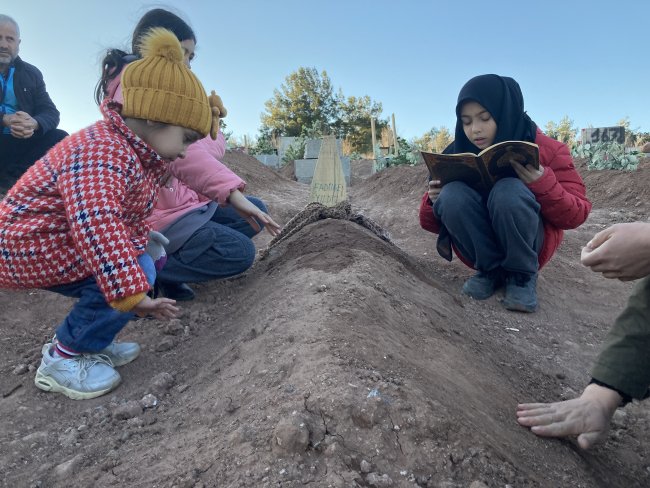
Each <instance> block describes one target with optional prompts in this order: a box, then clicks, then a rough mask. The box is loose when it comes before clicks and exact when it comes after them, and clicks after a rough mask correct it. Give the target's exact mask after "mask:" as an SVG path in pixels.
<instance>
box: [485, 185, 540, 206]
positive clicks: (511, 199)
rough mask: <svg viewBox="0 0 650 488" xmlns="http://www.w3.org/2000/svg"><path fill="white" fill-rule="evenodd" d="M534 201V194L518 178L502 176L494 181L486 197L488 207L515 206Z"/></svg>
mask: <svg viewBox="0 0 650 488" xmlns="http://www.w3.org/2000/svg"><path fill="white" fill-rule="evenodd" d="M533 202H535V195H533V193H532V192H531V191H530V190H529V189H528V187H527V186H526V185H525V184H524V182H523V181H521V180H520V179H519V178H504V179H502V180H499V181H497V182H496V183H495V185H494V187H493V188H492V191H491V192H490V195H489V197H488V208H499V209H500V208H506V209H507V208H515V207H517V206H518V205H521V203H533Z"/></svg>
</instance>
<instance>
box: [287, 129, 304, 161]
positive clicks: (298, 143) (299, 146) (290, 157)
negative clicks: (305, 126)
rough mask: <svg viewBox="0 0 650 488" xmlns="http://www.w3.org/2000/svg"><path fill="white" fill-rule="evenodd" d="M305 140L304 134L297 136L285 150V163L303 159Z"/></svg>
mask: <svg viewBox="0 0 650 488" xmlns="http://www.w3.org/2000/svg"><path fill="white" fill-rule="evenodd" d="M305 141H306V139H305V138H304V137H303V136H300V137H296V138H295V140H294V141H293V142H292V143H291V144H290V145H289V147H288V148H287V150H286V151H285V152H284V156H282V164H283V165H285V164H287V163H290V162H291V161H295V160H296V159H302V158H303V157H304V156H305Z"/></svg>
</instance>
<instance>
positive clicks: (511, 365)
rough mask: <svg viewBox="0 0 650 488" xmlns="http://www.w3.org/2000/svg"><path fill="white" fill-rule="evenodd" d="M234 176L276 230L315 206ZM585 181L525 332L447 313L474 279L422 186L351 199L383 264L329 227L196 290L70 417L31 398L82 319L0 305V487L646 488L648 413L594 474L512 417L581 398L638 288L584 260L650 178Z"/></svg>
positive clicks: (568, 446) (367, 247)
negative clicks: (588, 208)
mask: <svg viewBox="0 0 650 488" xmlns="http://www.w3.org/2000/svg"><path fill="white" fill-rule="evenodd" d="M226 162H227V163H228V164H230V165H231V166H232V168H233V169H234V170H235V172H237V173H238V174H240V175H241V176H242V177H243V178H244V179H245V180H247V182H248V184H249V187H248V192H249V193H252V194H255V195H257V196H259V197H261V198H262V199H264V200H265V201H267V202H268V204H269V208H270V213H271V214H272V215H273V216H274V217H275V218H276V220H278V221H281V222H286V221H287V220H288V219H289V218H290V217H291V216H292V215H294V214H295V213H296V212H297V211H298V210H300V209H302V208H303V207H304V205H305V204H306V203H307V202H306V199H307V196H308V192H309V188H308V186H307V185H302V184H299V183H297V182H293V181H290V180H288V179H286V178H284V177H282V176H281V175H278V174H277V173H276V172H274V171H273V170H270V169H269V168H266V167H264V166H263V165H261V164H260V163H259V162H257V160H256V159H255V158H252V157H250V156H248V155H245V154H241V153H230V154H228V156H227V157H226ZM580 170H581V171H582V173H583V175H584V177H585V181H586V183H587V186H588V190H589V194H590V195H591V196H592V198H593V199H594V202H595V203H596V205H595V208H594V210H593V212H592V214H591V216H590V218H589V220H588V221H587V222H586V223H585V224H584V225H583V226H581V227H580V228H579V229H576V230H573V231H569V232H567V233H566V237H565V242H564V244H563V246H562V247H561V248H560V250H559V251H558V253H557V255H556V256H555V257H554V258H553V261H552V262H551V263H550V264H549V265H548V266H546V267H545V268H544V270H543V272H542V273H541V275H540V279H539V296H540V309H539V311H538V312H537V313H536V314H532V315H522V314H514V313H511V312H507V311H505V310H504V309H503V308H502V307H501V305H500V303H499V298H500V297H498V296H497V297H494V298H491V299H489V300H487V301H485V302H476V301H474V300H471V299H469V298H467V297H464V296H462V295H460V294H459V290H460V287H461V285H462V282H463V280H464V279H465V278H466V277H467V276H469V274H470V270H468V269H467V268H466V267H465V266H464V265H462V264H461V263H459V261H458V260H457V259H456V260H454V261H453V262H452V263H447V262H446V261H444V260H443V259H442V258H440V257H438V256H437V254H436V253H435V236H434V235H432V234H430V233H427V232H424V231H422V230H421V229H420V228H419V225H418V220H417V209H418V205H419V200H420V197H421V195H422V194H423V193H424V190H425V188H426V181H427V178H426V169H425V167H424V166H422V165H419V166H414V167H394V168H390V169H388V170H386V171H382V172H381V173H378V174H375V175H373V176H371V177H370V178H368V179H366V180H364V181H362V182H360V184H359V185H357V186H353V187H351V189H350V198H351V201H352V205H353V208H354V209H355V210H357V211H359V212H363V213H364V214H365V215H366V216H368V217H369V218H371V219H373V220H375V221H376V222H377V223H379V224H380V225H381V226H382V227H384V228H385V229H387V230H388V231H389V232H390V234H391V237H392V243H387V242H384V241H382V240H381V239H379V238H378V237H377V236H376V235H374V234H373V233H371V232H370V231H368V230H367V229H365V228H363V227H361V226H359V225H356V224H355V223H353V222H350V221H344V220H332V219H327V220H321V221H318V222H315V223H313V224H310V225H308V226H307V227H305V228H304V229H302V230H301V231H300V232H297V233H296V234H294V235H293V236H291V237H290V238H288V239H287V240H285V241H283V242H281V243H280V244H279V245H278V246H277V247H273V248H272V249H271V252H270V253H269V255H268V257H266V258H265V259H263V260H258V262H257V263H256V264H255V265H254V267H253V268H252V269H251V270H250V271H249V272H247V273H246V274H244V275H242V276H240V277H237V278H234V279H229V280H224V281H220V282H213V283H209V284H201V285H195V289H196V292H197V298H196V300H195V301H193V302H191V303H188V304H182V307H183V315H182V316H181V317H180V318H179V319H176V320H173V321H170V322H158V321H154V320H144V319H141V320H137V321H135V322H133V323H131V324H129V325H128V326H127V327H126V328H125V330H124V331H123V333H122V334H121V336H120V339H121V340H134V341H137V342H139V343H140V344H141V345H142V347H143V352H142V354H141V356H140V357H139V358H138V359H137V360H136V361H134V362H133V363H131V364H128V365H126V366H123V367H121V368H120V373H121V374H122V377H123V382H122V384H121V385H120V386H119V387H118V388H117V389H116V390H115V391H114V392H112V393H111V394H109V395H107V396H105V397H100V398H97V399H94V400H88V401H78V402H75V401H72V400H68V399H67V398H65V397H63V396H60V395H56V394H50V393H45V392H42V391H40V390H38V389H36V387H35V386H34V384H33V377H34V370H35V368H36V367H38V364H39V361H40V351H41V346H42V344H43V343H44V342H45V341H47V340H48V338H50V337H51V334H52V330H53V328H54V327H55V326H56V324H57V323H58V322H59V321H60V320H62V319H63V317H64V316H65V315H66V313H67V311H68V309H69V306H70V304H71V303H72V302H71V301H69V300H67V299H63V298H61V297H59V296H58V295H54V294H51V293H48V292H44V291H32V292H8V291H0V310H2V312H1V314H2V320H1V322H0V330H2V334H1V336H0V341H2V345H3V346H4V347H3V350H4V355H3V360H2V363H1V365H2V373H3V374H2V375H1V376H0V393H1V394H2V397H1V400H0V445H2V446H3V448H2V450H1V451H0V479H2V484H3V486H31V487H41V486H48V487H49V486H54V487H57V486H61V487H63V486H70V485H72V486H97V487H103V486H134V487H150V486H159V487H170V488H171V487H216V486H218V487H241V486H251V487H271V486H282V487H298V486H305V485H309V486H318V487H321V486H322V487H328V486H332V487H355V486H357V487H410V488H415V487H444V488H456V487H457V488H461V487H468V486H471V487H472V488H484V487H486V486H487V487H503V486H513V487H522V486H523V487H546V486H572V487H585V488H586V487H603V488H604V487H644V486H649V485H650V469H648V468H649V467H650V464H649V462H648V459H650V444H648V442H647V439H648V437H649V436H650V411H649V409H648V406H647V404H639V403H634V404H630V405H628V406H627V407H625V408H624V409H621V410H619V412H617V414H616V416H615V419H614V423H613V428H612V431H611V433H610V436H609V438H608V441H607V442H606V443H604V444H602V445H600V446H598V447H597V448H595V449H593V450H592V451H589V452H583V451H581V450H579V449H578V448H577V446H576V444H575V443H574V442H573V441H572V440H545V439H540V438H537V437H536V436H534V435H533V434H531V433H530V431H528V430H527V429H524V428H521V427H519V426H518V425H517V424H516V421H515V415H514V412H515V407H516V404H517V403H518V402H521V401H532V400H539V401H552V400H556V399H560V398H570V397H573V396H575V395H576V394H577V393H578V392H579V391H581V389H582V388H583V387H584V385H585V384H586V382H587V381H588V380H589V368H590V366H591V363H592V361H593V359H594V357H595V355H596V354H597V353H598V350H599V347H600V344H601V342H602V339H603V337H604V334H605V333H606V331H607V329H608V327H609V326H610V324H611V323H612V321H613V319H614V318H615V316H616V315H617V314H618V312H619V311H620V310H621V309H622V307H623V306H624V304H625V301H626V296H627V294H628V293H629V290H630V288H631V286H632V285H631V284H629V283H621V282H616V281H611V280H605V279H603V278H601V277H600V275H596V274H595V273H591V272H590V271H589V270H588V269H586V268H583V267H582V266H580V264H579V259H578V257H579V254H580V248H581V246H582V245H583V244H584V243H585V242H586V241H587V240H589V238H590V237H591V236H592V235H593V234H594V233H595V232H596V231H598V230H600V229H602V228H603V227H605V226H607V225H609V224H610V223H613V222H617V221H621V220H629V219H633V218H640V217H641V216H643V217H645V216H646V215H647V211H648V204H647V201H646V200H645V198H644V197H643V194H641V200H642V203H641V204H639V205H637V202H638V201H637V199H636V198H632V199H625V198H623V199H619V195H620V193H621V192H620V191H614V190H615V189H618V190H621V189H623V188H624V189H625V191H626V192H627V189H628V188H637V189H638V190H639V191H647V190H645V188H647V185H648V183H649V180H650V178H649V177H648V173H647V172H645V170H643V169H642V170H641V171H639V172H635V173H616V172H613V173H612V174H610V175H609V176H611V177H605V176H598V175H596V173H592V172H586V171H585V170H584V168H580ZM594 186H597V188H595V187H594ZM608 190H609V191H608ZM630 194H634V193H630ZM634 195H635V194H634ZM635 196H636V195H635ZM256 239H258V241H257V243H258V245H259V246H260V247H263V245H264V243H265V242H268V238H266V237H264V236H259V237H258V238H256Z"/></svg>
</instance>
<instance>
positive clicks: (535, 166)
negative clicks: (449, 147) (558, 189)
mask: <svg viewBox="0 0 650 488" xmlns="http://www.w3.org/2000/svg"><path fill="white" fill-rule="evenodd" d="M422 157H423V158H424V162H425V163H426V165H427V167H428V168H429V174H430V176H431V180H436V181H440V185H441V186H443V185H446V184H447V183H450V182H452V181H463V182H465V183H466V184H468V185H470V186H472V187H475V188H476V189H478V190H479V191H489V190H490V189H491V188H492V186H493V185H494V182H495V181H496V180H498V179H500V178H505V177H518V178H520V179H521V180H522V181H523V182H524V183H532V182H533V181H536V180H537V179H538V178H540V177H541V175H542V174H543V172H544V169H543V168H541V169H540V166H539V147H538V146H537V144H533V143H532V142H526V141H504V142H499V143H497V144H494V145H492V146H490V147H488V148H486V149H484V150H483V151H481V152H480V153H479V154H472V153H461V154H436V153H429V152H422ZM430 188H431V187H430Z"/></svg>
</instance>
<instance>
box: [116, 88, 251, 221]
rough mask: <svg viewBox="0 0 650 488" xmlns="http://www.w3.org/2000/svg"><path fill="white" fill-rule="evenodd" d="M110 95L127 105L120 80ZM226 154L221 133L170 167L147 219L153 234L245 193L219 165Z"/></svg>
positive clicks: (198, 144) (242, 185)
mask: <svg viewBox="0 0 650 488" xmlns="http://www.w3.org/2000/svg"><path fill="white" fill-rule="evenodd" d="M107 92H108V94H107V97H109V98H112V99H114V100H115V101H117V102H118V103H120V104H121V103H122V102H123V101H124V98H123V96H122V86H121V84H120V76H116V77H115V78H113V79H112V80H111V81H110V82H109V84H108V86H107ZM225 152H226V139H225V138H224V137H223V134H222V133H221V132H219V133H218V134H217V139H216V140H214V141H213V140H212V139H211V138H210V136H207V137H206V138H204V139H201V140H200V141H197V142H195V143H194V144H192V145H191V146H190V147H188V149H187V152H186V154H185V157H184V158H183V159H177V160H175V161H173V162H172V163H171V164H170V165H169V173H170V174H169V177H168V178H167V180H166V181H165V182H164V185H163V187H162V188H161V190H160V192H159V194H158V201H157V202H156V207H155V208H154V211H153V213H152V214H151V215H150V216H149V217H148V218H147V222H149V223H150V224H151V225H152V227H153V228H154V230H157V231H160V230H163V229H165V228H166V227H168V226H169V225H170V224H172V223H174V222H175V221H176V220H178V219H179V218H180V217H182V216H183V215H185V214H187V213H188V212H190V211H192V210H194V209H196V208H199V207H202V206H204V205H206V204H208V203H209V202H210V201H215V202H217V203H218V204H219V205H220V206H225V205H227V204H228V197H229V196H230V193H232V192H233V191H235V190H240V191H243V190H244V189H245V187H246V182H245V181H244V180H242V179H241V178H240V177H239V176H237V175H236V174H235V173H233V172H232V171H231V170H230V169H229V168H228V167H227V166H226V165H224V164H223V163H222V162H221V161H220V159H221V158H223V155H224V154H225Z"/></svg>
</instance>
